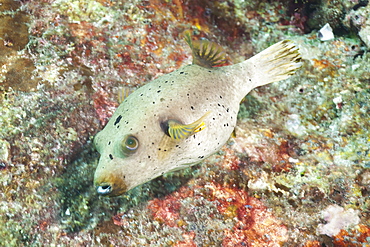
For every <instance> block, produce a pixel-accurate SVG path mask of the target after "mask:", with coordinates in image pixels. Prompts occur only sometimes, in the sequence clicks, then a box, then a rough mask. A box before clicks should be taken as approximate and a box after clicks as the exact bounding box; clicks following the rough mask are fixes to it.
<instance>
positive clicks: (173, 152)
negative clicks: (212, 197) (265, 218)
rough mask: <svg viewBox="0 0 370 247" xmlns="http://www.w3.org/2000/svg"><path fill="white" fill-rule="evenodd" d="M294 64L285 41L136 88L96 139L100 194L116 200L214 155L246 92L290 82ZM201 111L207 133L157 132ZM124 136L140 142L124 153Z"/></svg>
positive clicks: (296, 55)
mask: <svg viewBox="0 0 370 247" xmlns="http://www.w3.org/2000/svg"><path fill="white" fill-rule="evenodd" d="M300 65H301V63H300V55H299V52H298V48H297V47H296V46H295V45H294V44H293V43H292V42H290V41H286V40H285V41H281V42H279V43H277V44H275V45H273V46H271V47H269V48H267V49H266V50H264V51H262V52H261V53H259V54H257V55H255V56H254V57H252V58H250V59H248V60H246V61H244V62H242V63H239V64H235V65H231V66H224V67H216V68H204V67H200V66H198V65H195V64H193V65H187V66H184V67H182V68H180V69H178V70H176V71H174V72H172V73H169V74H167V75H164V76H161V77H159V78H158V79H155V80H153V81H151V82H150V83H148V84H146V85H145V86H143V87H141V88H139V89H137V90H136V91H135V92H133V93H132V94H131V95H129V96H128V97H127V98H126V99H125V100H124V101H123V102H122V104H121V105H120V106H119V107H118V108H117V110H116V112H115V113H114V114H113V116H112V118H111V119H110V121H109V122H108V124H107V125H106V126H105V128H104V129H103V130H102V131H101V132H100V133H98V134H97V136H96V137H95V140H94V142H95V145H96V148H97V150H98V151H99V153H100V154H101V157H100V161H99V165H98V167H97V169H96V172H95V177H94V184H95V186H96V187H97V190H98V192H99V193H101V194H106V195H110V196H117V195H120V194H122V193H124V192H126V191H128V190H130V189H132V188H134V187H136V186H138V185H140V184H143V183H145V182H147V181H149V180H152V179H154V178H156V177H158V176H160V175H163V174H164V173H167V172H169V171H173V170H177V169H182V168H185V167H187V166H189V165H194V164H197V163H199V162H200V161H202V160H203V159H205V158H207V157H208V156H210V155H212V154H213V153H215V152H216V151H218V150H219V149H220V148H221V147H222V146H223V145H224V144H225V143H226V142H227V140H228V139H229V137H230V135H231V133H232V132H233V130H234V127H235V125H236V120H237V113H238V111H239V103H240V101H241V100H242V99H243V98H244V97H245V95H247V94H248V93H249V92H250V90H252V89H253V88H255V87H258V86H261V85H265V84H268V83H271V82H274V81H279V80H283V79H286V78H288V77H289V76H291V75H292V74H293V73H294V71H295V70H296V69H298V68H299V67H300ZM207 112H210V113H209V114H208V115H207V116H206V117H205V119H204V123H205V127H206V128H205V129H203V130H201V131H199V132H197V133H195V134H193V135H191V136H189V137H187V138H186V139H181V140H173V139H172V138H170V137H169V136H168V135H167V134H166V133H165V132H164V131H163V128H162V127H161V124H162V123H163V122H165V121H167V120H169V119H175V120H178V121H181V122H182V123H186V124H188V123H193V122H194V121H196V120H198V119H199V118H200V117H202V116H203V115H204V114H206V113H207ZM128 135H130V136H134V137H136V139H137V140H138V142H139V147H138V148H137V150H136V151H135V152H134V153H132V154H129V155H127V154H125V153H124V152H122V146H121V143H122V140H123V139H124V138H125V137H126V136H128ZM102 191H103V192H104V193H102Z"/></svg>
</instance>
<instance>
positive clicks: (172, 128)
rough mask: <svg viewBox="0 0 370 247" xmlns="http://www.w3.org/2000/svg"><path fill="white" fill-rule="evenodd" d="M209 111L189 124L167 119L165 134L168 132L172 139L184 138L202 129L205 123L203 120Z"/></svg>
mask: <svg viewBox="0 0 370 247" xmlns="http://www.w3.org/2000/svg"><path fill="white" fill-rule="evenodd" d="M210 113H211V112H210V111H209V112H206V113H205V114H204V115H203V116H202V117H201V118H199V119H198V120H196V121H194V122H193V123H190V124H182V123H180V122H179V121H177V120H173V119H170V120H167V121H166V122H165V123H164V125H165V126H166V127H165V128H166V134H168V135H169V136H170V137H171V138H172V139H173V140H181V139H185V138H187V137H189V136H191V135H193V134H195V133H197V132H199V131H202V130H204V128H205V127H206V126H205V123H204V122H203V120H204V119H205V118H206V117H207V116H208V114H210Z"/></svg>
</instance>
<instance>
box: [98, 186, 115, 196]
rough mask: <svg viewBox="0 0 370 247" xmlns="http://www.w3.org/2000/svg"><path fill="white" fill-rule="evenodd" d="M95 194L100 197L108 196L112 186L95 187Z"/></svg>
mask: <svg viewBox="0 0 370 247" xmlns="http://www.w3.org/2000/svg"><path fill="white" fill-rule="evenodd" d="M96 192H98V194H100V195H103V196H105V195H108V194H110V193H111V192H112V186H110V185H108V184H106V185H100V186H97V187H96Z"/></svg>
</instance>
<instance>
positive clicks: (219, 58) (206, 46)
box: [185, 31, 226, 68]
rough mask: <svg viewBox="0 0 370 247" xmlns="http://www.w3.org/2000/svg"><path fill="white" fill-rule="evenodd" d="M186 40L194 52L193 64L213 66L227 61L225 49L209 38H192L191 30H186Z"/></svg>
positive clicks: (206, 66)
mask: <svg viewBox="0 0 370 247" xmlns="http://www.w3.org/2000/svg"><path fill="white" fill-rule="evenodd" d="M185 41H186V43H188V45H189V46H190V48H191V50H192V52H193V64H197V65H199V66H202V67H205V68H212V67H214V66H217V65H222V64H224V63H225V62H226V59H225V55H226V53H225V51H224V49H223V48H222V47H221V46H220V45H218V44H216V43H215V42H211V41H208V40H192V39H191V34H190V31H187V32H185Z"/></svg>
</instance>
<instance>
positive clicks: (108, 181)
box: [94, 173, 128, 196]
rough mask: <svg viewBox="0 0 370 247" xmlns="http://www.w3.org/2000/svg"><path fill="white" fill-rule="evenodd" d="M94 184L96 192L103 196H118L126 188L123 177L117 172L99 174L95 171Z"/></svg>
mask: <svg viewBox="0 0 370 247" xmlns="http://www.w3.org/2000/svg"><path fill="white" fill-rule="evenodd" d="M94 185H95V188H96V192H97V193H98V194H100V195H103V196H119V195H122V194H123V193H125V192H126V191H127V190H128V188H127V185H126V183H125V181H124V179H123V177H121V176H119V175H118V174H109V175H99V174H97V173H95V178H94Z"/></svg>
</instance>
